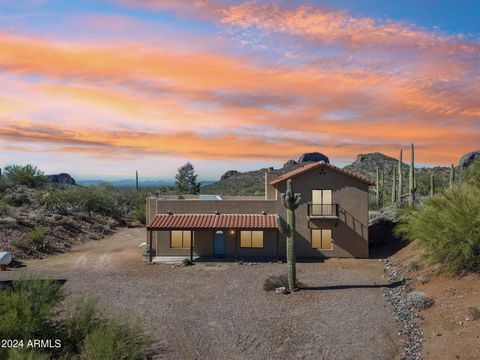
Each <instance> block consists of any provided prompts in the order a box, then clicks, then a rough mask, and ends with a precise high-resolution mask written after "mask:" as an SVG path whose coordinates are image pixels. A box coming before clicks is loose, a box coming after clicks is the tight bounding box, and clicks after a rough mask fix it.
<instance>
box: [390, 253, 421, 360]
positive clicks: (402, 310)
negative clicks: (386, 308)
mask: <svg viewBox="0 0 480 360" xmlns="http://www.w3.org/2000/svg"><path fill="white" fill-rule="evenodd" d="M385 271H386V272H387V274H388V276H389V278H390V281H391V282H400V283H402V285H401V286H397V287H393V288H385V290H384V295H385V297H386V299H387V301H388V302H389V303H390V304H391V305H392V306H393V309H394V312H395V315H396V318H397V319H398V320H400V321H401V322H402V324H403V329H402V330H401V331H400V332H399V335H401V336H403V337H404V338H405V339H406V341H405V344H404V348H403V354H402V356H401V360H421V359H422V347H423V346H422V341H423V332H422V327H421V325H420V322H419V321H418V313H417V311H416V310H415V306H414V305H413V304H412V303H411V300H409V295H411V294H412V293H411V292H409V290H410V289H409V286H408V284H407V280H406V279H405V278H404V277H403V276H402V274H400V272H399V271H398V270H397V269H396V268H395V267H394V266H393V265H391V264H390V263H389V262H388V260H386V261H385Z"/></svg>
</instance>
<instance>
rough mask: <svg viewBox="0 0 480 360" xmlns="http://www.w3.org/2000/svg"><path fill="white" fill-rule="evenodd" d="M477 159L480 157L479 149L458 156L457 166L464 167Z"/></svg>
mask: <svg viewBox="0 0 480 360" xmlns="http://www.w3.org/2000/svg"><path fill="white" fill-rule="evenodd" d="M477 159H480V150H477V151H472V152H469V153H468V154H465V155H463V156H462V157H461V158H460V161H459V162H458V167H459V168H460V169H465V168H467V167H468V166H469V165H470V164H471V163H473V162H474V161H475V160H477Z"/></svg>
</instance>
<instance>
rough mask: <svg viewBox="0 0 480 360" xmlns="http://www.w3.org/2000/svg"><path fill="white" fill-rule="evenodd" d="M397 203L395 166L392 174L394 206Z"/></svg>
mask: <svg viewBox="0 0 480 360" xmlns="http://www.w3.org/2000/svg"><path fill="white" fill-rule="evenodd" d="M396 201H397V165H393V172H392V205H395V202H396Z"/></svg>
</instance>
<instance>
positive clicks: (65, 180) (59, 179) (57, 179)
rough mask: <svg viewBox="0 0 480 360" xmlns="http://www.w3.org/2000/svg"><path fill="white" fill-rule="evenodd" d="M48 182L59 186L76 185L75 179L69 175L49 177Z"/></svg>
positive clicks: (61, 174) (62, 174)
mask: <svg viewBox="0 0 480 360" xmlns="http://www.w3.org/2000/svg"><path fill="white" fill-rule="evenodd" d="M47 177H48V181H50V182H51V183H53V184H57V185H75V179H74V178H73V177H71V176H70V174H67V173H60V174H54V175H47Z"/></svg>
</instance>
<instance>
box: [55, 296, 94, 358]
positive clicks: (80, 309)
mask: <svg viewBox="0 0 480 360" xmlns="http://www.w3.org/2000/svg"><path fill="white" fill-rule="evenodd" d="M96 304H97V302H96V300H95V299H89V298H81V299H79V300H77V301H76V302H75V303H74V305H73V306H72V307H71V308H70V311H69V314H68V316H67V317H66V318H65V335H64V337H65V339H64V341H63V346H64V347H65V349H67V351H68V352H72V353H79V352H80V349H81V348H82V346H83V343H84V341H85V338H86V337H87V335H88V334H90V333H91V332H92V331H93V329H95V327H96V326H98V323H99V319H98V318H97V315H96Z"/></svg>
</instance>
